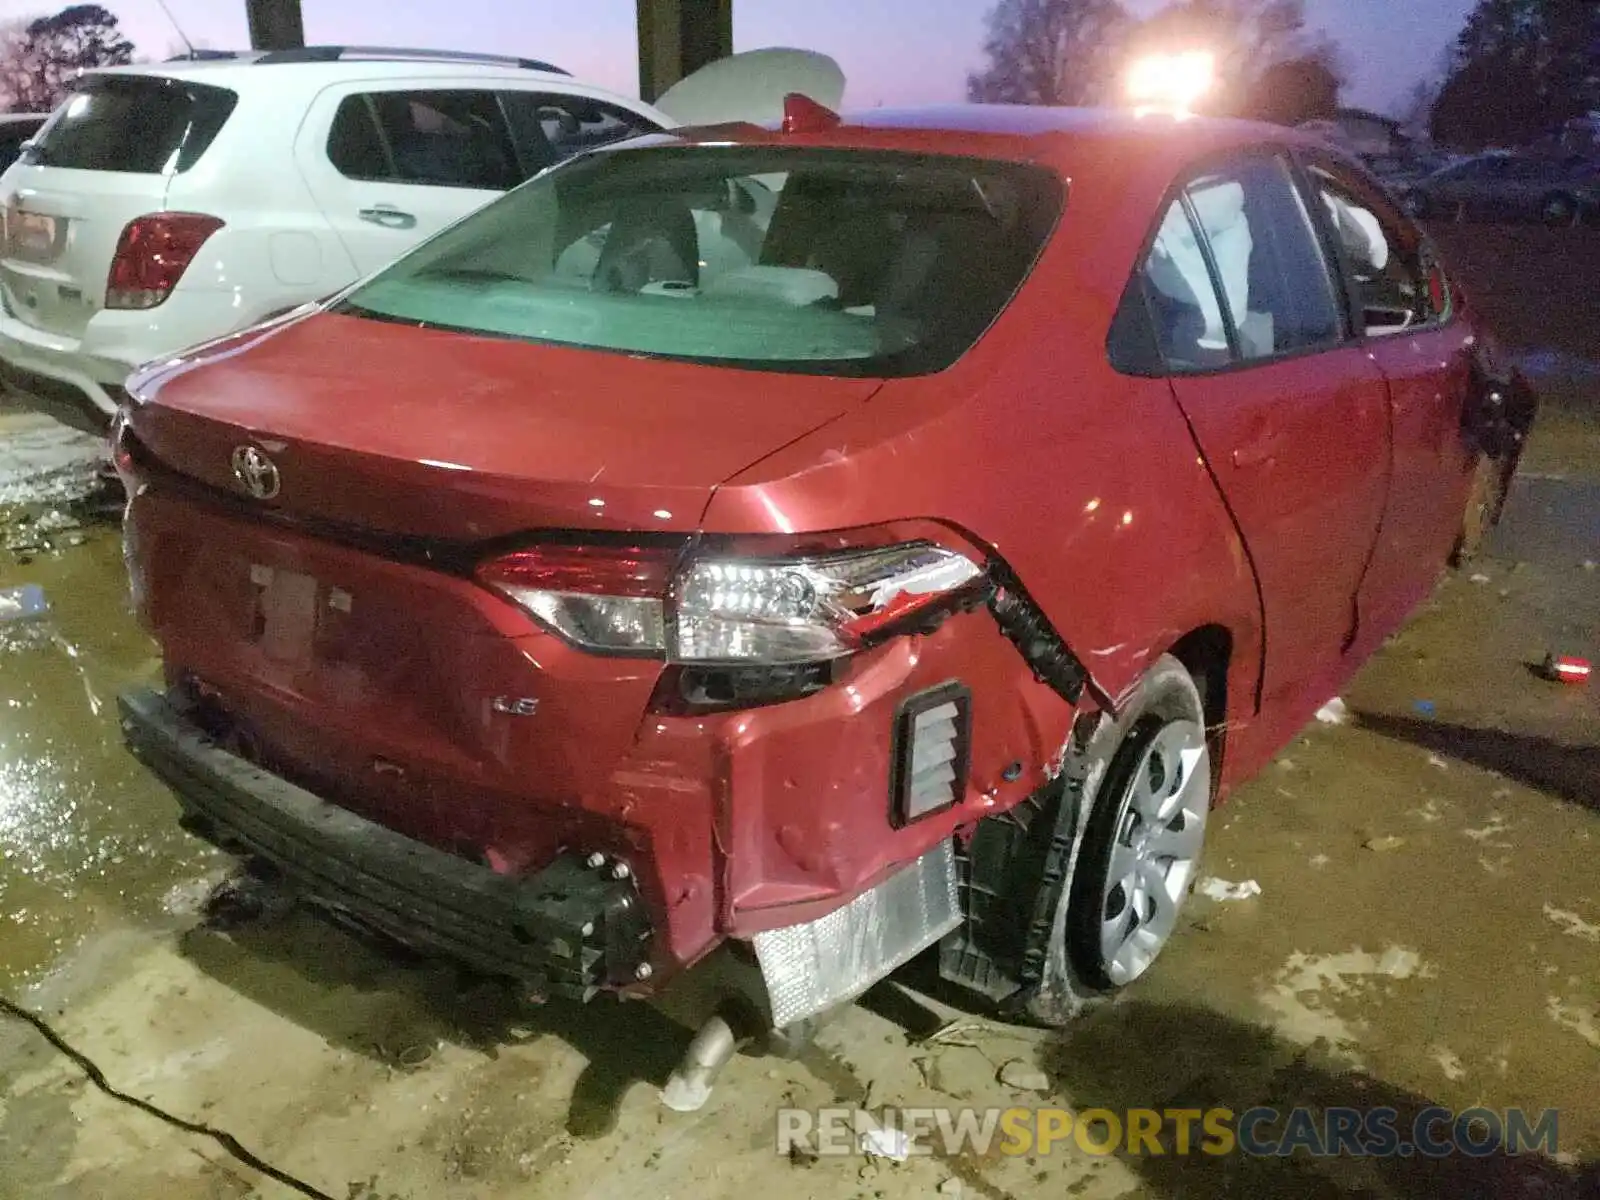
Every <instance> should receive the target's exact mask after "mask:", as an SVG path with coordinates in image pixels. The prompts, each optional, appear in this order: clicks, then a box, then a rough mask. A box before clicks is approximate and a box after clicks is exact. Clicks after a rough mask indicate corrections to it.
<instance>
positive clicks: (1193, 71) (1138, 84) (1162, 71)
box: [1128, 50, 1217, 112]
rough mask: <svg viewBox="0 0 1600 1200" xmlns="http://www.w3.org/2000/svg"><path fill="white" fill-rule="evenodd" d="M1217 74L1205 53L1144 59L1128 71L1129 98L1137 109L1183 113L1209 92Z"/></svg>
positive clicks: (1213, 60) (1201, 51)
mask: <svg viewBox="0 0 1600 1200" xmlns="http://www.w3.org/2000/svg"><path fill="white" fill-rule="evenodd" d="M1216 70H1217V64H1216V59H1215V58H1214V57H1213V56H1212V55H1211V54H1210V53H1209V52H1208V51H1205V50H1190V51H1186V52H1185V53H1183V54H1150V55H1146V56H1145V57H1144V58H1140V59H1137V60H1135V61H1134V64H1133V66H1132V67H1131V68H1130V69H1129V71H1128V98H1129V99H1130V100H1131V101H1133V103H1134V104H1135V105H1138V106H1140V107H1145V108H1168V109H1176V110H1178V111H1180V112H1186V111H1188V110H1189V109H1191V108H1193V107H1194V105H1195V104H1196V102H1197V101H1199V100H1200V98H1201V97H1203V96H1204V95H1205V94H1206V93H1207V92H1209V91H1210V90H1211V85H1212V82H1213V81H1214V79H1215V77H1216Z"/></svg>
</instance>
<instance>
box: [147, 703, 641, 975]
mask: <svg viewBox="0 0 1600 1200" xmlns="http://www.w3.org/2000/svg"><path fill="white" fill-rule="evenodd" d="M117 704H118V708H119V710H120V713H121V719H122V730H123V735H124V737H125V738H126V740H127V743H128V747H129V749H130V750H131V751H132V752H133V754H134V755H135V757H137V758H138V759H139V760H140V761H142V762H143V763H144V764H145V765H146V766H147V767H149V768H150V769H151V770H152V771H153V772H154V773H155V774H156V775H158V776H160V777H161V779H162V780H164V781H165V782H166V783H167V785H168V786H169V787H171V788H172V789H173V791H174V792H175V793H176V794H177V797H178V801H179V803H180V804H181V805H182V807H183V809H184V813H185V818H186V822H185V823H186V824H187V825H188V826H190V827H191V828H193V829H194V831H195V832H197V833H200V834H201V835H203V836H205V837H207V838H208V839H209V840H211V841H213V842H215V843H216V844H218V845H219V846H221V847H223V848H224V849H227V850H230V851H233V852H239V853H244V854H248V855H251V856H254V857H258V858H261V859H264V860H266V861H267V862H268V863H270V864H272V865H273V866H274V867H276V868H277V869H278V870H279V871H281V872H282V873H283V874H284V876H286V877H287V878H288V879H289V880H290V881H291V882H292V884H293V885H294V886H295V887H296V888H297V889H298V891H299V892H300V893H301V894H302V895H303V896H304V897H305V898H306V899H308V900H311V901H312V902H314V903H316V904H319V905H322V906H324V907H326V908H329V909H331V910H333V911H334V912H336V913H339V914H341V915H343V916H346V917H348V918H350V919H352V920H354V921H356V922H357V923H358V924H361V925H364V926H367V927H369V928H372V929H375V930H377V931H379V932H382V933H384V934H387V935H388V936H390V937H393V938H394V939H396V940H397V941H400V942H403V943H406V944H408V945H411V946H413V947H416V948H417V949H420V950H426V951H432V952H435V953H440V954H443V955H445V956H447V957H450V958H453V959H456V960H458V961H460V962H463V963H466V964H467V965H469V966H472V967H474V968H476V969H478V970H481V971H484V972H486V973H488V974H493V975H501V976H509V977H512V978H515V979H517V980H519V981H520V982H522V983H524V984H525V985H527V986H528V987H529V988H530V989H532V990H535V991H539V992H548V993H550V994H553V995H558V996H565V997H568V998H572V999H577V1000H588V999H590V998H591V997H593V996H594V995H595V994H596V993H597V992H598V991H600V990H602V989H604V988H612V989H616V988H620V987H623V986H626V985H629V984H633V983H634V982H635V980H636V979H638V978H642V977H644V976H645V972H641V971H640V969H639V968H640V964H642V963H645V962H646V961H647V960H646V953H647V950H648V939H649V927H648V923H647V918H646V917H645V914H644V906H643V904H642V902H641V901H640V899H639V897H638V895H637V893H636V892H635V890H634V888H633V885H632V880H631V879H623V880H618V879H613V878H610V877H609V875H607V874H602V873H601V872H598V871H595V870H592V869H590V868H589V867H588V866H587V865H586V864H585V863H584V862H583V861H581V860H579V859H577V858H575V857H573V856H571V855H563V856H561V857H558V858H557V859H556V860H555V861H553V862H552V863H551V864H550V865H549V866H547V867H545V868H544V869H542V870H540V871H537V872H534V873H533V874H531V875H528V876H521V877H513V876H508V875H501V874H497V873H496V872H494V871H492V870H490V869H489V868H488V867H484V866H479V865H478V864H476V863H472V862H469V861H467V860H465V859H462V858H458V857H456V856H455V855H452V854H447V853H445V852H444V851H441V850H437V849H435V848H434V847H432V846H428V845H425V844H424V843H421V842H418V841H414V840H413V839H411V838H408V837H405V836H404V835H403V834H399V833H396V832H395V831H394V830H392V829H388V828H386V827H385V826H382V825H379V824H377V823H375V822H373V821H369V820H367V819H365V818H364V817H361V816H359V815H357V814H356V813H353V812H351V811H350V810H348V809H345V808H341V807H339V806H338V805H335V804H331V803H329V802H328V801H326V800H323V799H321V798H319V797H317V796H315V795H313V794H312V793H310V792H308V791H306V790H304V789H303V788H300V787H297V786H295V785H294V784H292V783H290V782H288V781H287V780H285V779H282V778H280V777H279V776H276V775H273V774H271V773H270V772H268V771H265V770H262V769H261V768H259V767H256V766H255V765H253V764H252V763H250V762H248V761H246V760H245V759H242V758H240V757H238V756H237V755H234V754H230V753H228V752H227V751H226V750H224V749H222V748H221V747H219V746H218V745H217V744H216V743H215V742H214V741H212V740H211V739H210V738H208V737H207V736H206V735H205V734H204V733H203V732H202V731H201V730H200V729H199V728H198V727H197V726H196V725H194V724H193V723H192V722H191V721H189V720H188V719H187V717H186V716H185V715H184V713H183V712H182V711H181V710H180V709H179V708H178V707H177V706H175V705H174V704H173V703H172V702H171V701H169V700H168V699H167V698H166V697H164V696H162V695H160V694H159V693H157V692H154V691H148V690H140V691H133V692H129V693H126V694H124V695H123V696H121V697H119V698H118V701H117Z"/></svg>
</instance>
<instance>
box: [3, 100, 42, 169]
mask: <svg viewBox="0 0 1600 1200" xmlns="http://www.w3.org/2000/svg"><path fill="white" fill-rule="evenodd" d="M48 119H49V117H48V115H46V114H42V113H0V171H4V170H5V169H6V168H7V167H9V166H10V165H11V164H12V163H14V162H16V161H17V155H19V154H20V153H22V143H23V142H25V141H27V140H28V139H29V138H31V137H32V136H33V135H34V134H36V133H38V132H39V130H40V128H41V127H42V126H43V125H44V123H45V121H47V120H48Z"/></svg>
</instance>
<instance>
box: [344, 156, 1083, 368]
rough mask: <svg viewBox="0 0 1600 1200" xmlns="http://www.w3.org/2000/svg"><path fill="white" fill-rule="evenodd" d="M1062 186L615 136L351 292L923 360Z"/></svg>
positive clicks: (951, 163)
mask: <svg viewBox="0 0 1600 1200" xmlns="http://www.w3.org/2000/svg"><path fill="white" fill-rule="evenodd" d="M1062 198H1063V188H1062V184H1061V182H1060V180H1059V179H1058V178H1057V177H1056V176H1055V175H1054V174H1052V173H1050V172H1048V171H1046V170H1043V169H1041V168H1038V167H1034V166H1029V165H1025V164H1019V163H1006V162H994V161H990V160H979V159H966V158H955V157H932V156H927V155H902V154H888V153H878V152H865V151H837V150H810V149H794V148H789V147H749V146H744V147H709V146H706V147H661V146H657V147H647V148H643V149H638V148H636V149H624V150H619V151H611V152H603V153H598V154H593V155H590V156H588V157H586V158H580V159H576V160H574V161H572V162H571V163H569V164H568V165H566V166H564V167H560V168H557V169H555V170H553V171H549V172H547V173H545V174H543V175H541V176H539V177H537V178H535V179H534V180H532V181H531V182H529V183H527V184H524V185H523V186H522V187H520V188H518V189H517V190H516V191H514V192H512V193H510V194H509V195H507V196H506V197H504V198H503V199H500V200H497V201H495V202H494V203H492V204H490V205H488V206H487V207H485V208H483V209H481V210H479V211H478V212H477V213H476V214H474V215H473V216H471V217H469V218H468V219H466V220H465V221H463V222H461V223H460V224H458V225H456V226H454V227H452V228H451V229H449V230H447V231H445V232H444V233H443V234H441V235H440V236H438V237H437V238H435V239H433V240H432V241H430V242H428V243H426V244H425V245H423V246H422V247H421V248H419V249H418V250H416V251H414V252H413V253H412V254H410V255H408V256H407V257H405V258H403V259H401V260H400V261H399V262H398V263H396V264H394V265H393V266H391V267H389V268H388V269H387V270H385V271H384V272H382V273H381V274H379V275H377V276H375V277H374V278H373V279H372V280H370V281H369V282H368V283H366V284H365V285H363V286H362V287H360V288H358V289H357V290H356V291H355V292H353V293H352V294H351V295H350V296H348V297H347V298H346V299H345V300H344V301H343V302H342V304H341V305H340V306H339V307H340V309H341V310H342V311H346V312H351V313H355V314H357V315H362V316H368V317H374V318H380V319H387V320H393V321H401V322H407V323H415V324H418V325H426V326H434V327H443V328H448V329H457V330H465V331H470V332H473V333H480V334H489V335H493V336H499V337H509V338H521V339H526V340H528V341H535V342H544V343H552V344H557V345H568V346H582V347H589V348H593V349H600V350H613V351H618V352H623V353H628V354H636V355H650V356H659V357H662V358H674V359H684V360H688V361H694V362H715V363H723V364H727V365H735V366H738V365H743V366H750V367H757V368H762V369H766V370H789V371H805V372H814V373H818V374H823V373H826V374H852V375H874V376H878V375H908V374H919V373H923V372H928V371H936V370H941V369H943V368H944V367H946V366H948V365H950V364H951V363H952V362H954V361H955V360H956V359H957V358H958V357H959V356H960V355H961V354H962V353H963V352H964V351H966V349H967V348H968V347H969V346H971V345H972V343H973V342H974V341H976V340H977V338H978V337H979V336H980V335H981V334H982V333H983V331H984V330H985V329H987V328H988V326H989V325H990V323H991V322H993V320H994V319H995V317H996V316H997V315H998V314H999V312H1000V310H1001V309H1002V308H1003V307H1004V306H1005V305H1006V303H1007V302H1008V301H1009V300H1010V298H1011V296H1012V295H1013V294H1014V293H1015V292H1016V290H1017V288H1018V287H1019V286H1020V285H1021V283H1022V281H1023V280H1024V278H1026V276H1027V274H1028V272H1029V270H1030V269H1031V267H1032V265H1033V262H1034V260H1035V259H1036V258H1037V257H1038V255H1039V252H1040V250H1041V248H1042V247H1043V245H1044V243H1045V240H1046V239H1047V238H1048V237H1049V235H1050V231H1051V230H1052V229H1053V228H1054V226H1055V222H1056V220H1057V218H1058V217H1059V215H1060V212H1061V206H1062Z"/></svg>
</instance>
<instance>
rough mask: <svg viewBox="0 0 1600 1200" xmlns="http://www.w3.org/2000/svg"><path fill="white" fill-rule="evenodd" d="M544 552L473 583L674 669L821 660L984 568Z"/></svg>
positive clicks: (861, 555)
mask: <svg viewBox="0 0 1600 1200" xmlns="http://www.w3.org/2000/svg"><path fill="white" fill-rule="evenodd" d="M679 559H680V553H679V551H677V550H674V549H670V548H667V549H658V548H654V547H639V546H591V545H585V546H572V545H545V546H536V547H532V548H530V549H526V550H518V551H515V552H514V553H511V554H507V555H505V556H504V557H501V558H496V559H493V560H491V561H489V562H487V563H485V564H484V565H483V566H481V567H480V568H479V569H478V573H477V577H478V580H479V582H481V583H482V584H484V585H485V586H486V587H489V588H491V589H493V590H494V591H496V592H499V593H500V594H501V595H503V596H505V597H507V598H508V599H510V600H512V601H513V602H515V603H516V604H517V605H519V606H520V607H521V608H523V609H525V610H526V611H527V612H528V613H530V614H532V615H533V616H534V617H535V618H536V619H537V620H538V621H539V622H540V624H542V625H544V626H546V627H547V628H549V629H551V630H553V631H554V632H555V633H558V634H560V635H561V636H562V637H563V638H565V639H566V640H567V641H569V642H571V643H572V644H574V645H576V646H579V647H581V648H583V649H585V650H593V651H597V652H600V653H607V654H633V655H640V656H647V657H650V658H662V659H666V660H667V661H668V662H674V663H681V664H703V663H724V664H733V665H740V664H759V665H772V666H785V665H793V664H804V663H822V662H828V661H831V660H833V659H836V658H841V657H843V656H844V655H847V654H850V653H852V652H853V651H855V650H857V649H859V648H861V647H862V646H863V645H866V644H868V643H869V642H871V641H873V640H874V639H875V638H877V637H880V636H885V635H888V634H890V633H893V632H896V631H898V630H901V629H905V628H910V627H913V626H915V625H916V624H917V623H918V621H919V619H920V618H922V617H924V616H926V615H929V612H930V610H932V609H936V608H939V607H941V606H944V605H946V604H947V602H948V601H950V600H951V599H953V598H957V597H964V596H966V595H968V594H969V593H970V592H971V591H972V590H973V589H974V588H976V587H978V586H979V581H980V580H981V579H982V577H983V574H984V572H983V568H982V567H981V566H980V565H979V564H978V563H976V562H974V561H973V560H972V559H970V558H968V557H967V556H966V555H964V554H961V553H958V552H957V551H955V550H949V549H946V548H945V547H943V546H939V545H936V544H935V543H933V542H928V541H911V542H898V543H895V544H892V545H887V546H873V547H870V548H863V549H850V550H843V551H830V552H826V553H818V554H799V555H792V556H779V555H760V556H754V555H752V556H742V555H735V554H711V555H706V554H695V553H691V554H690V555H688V556H687V557H683V558H682V561H679Z"/></svg>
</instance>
